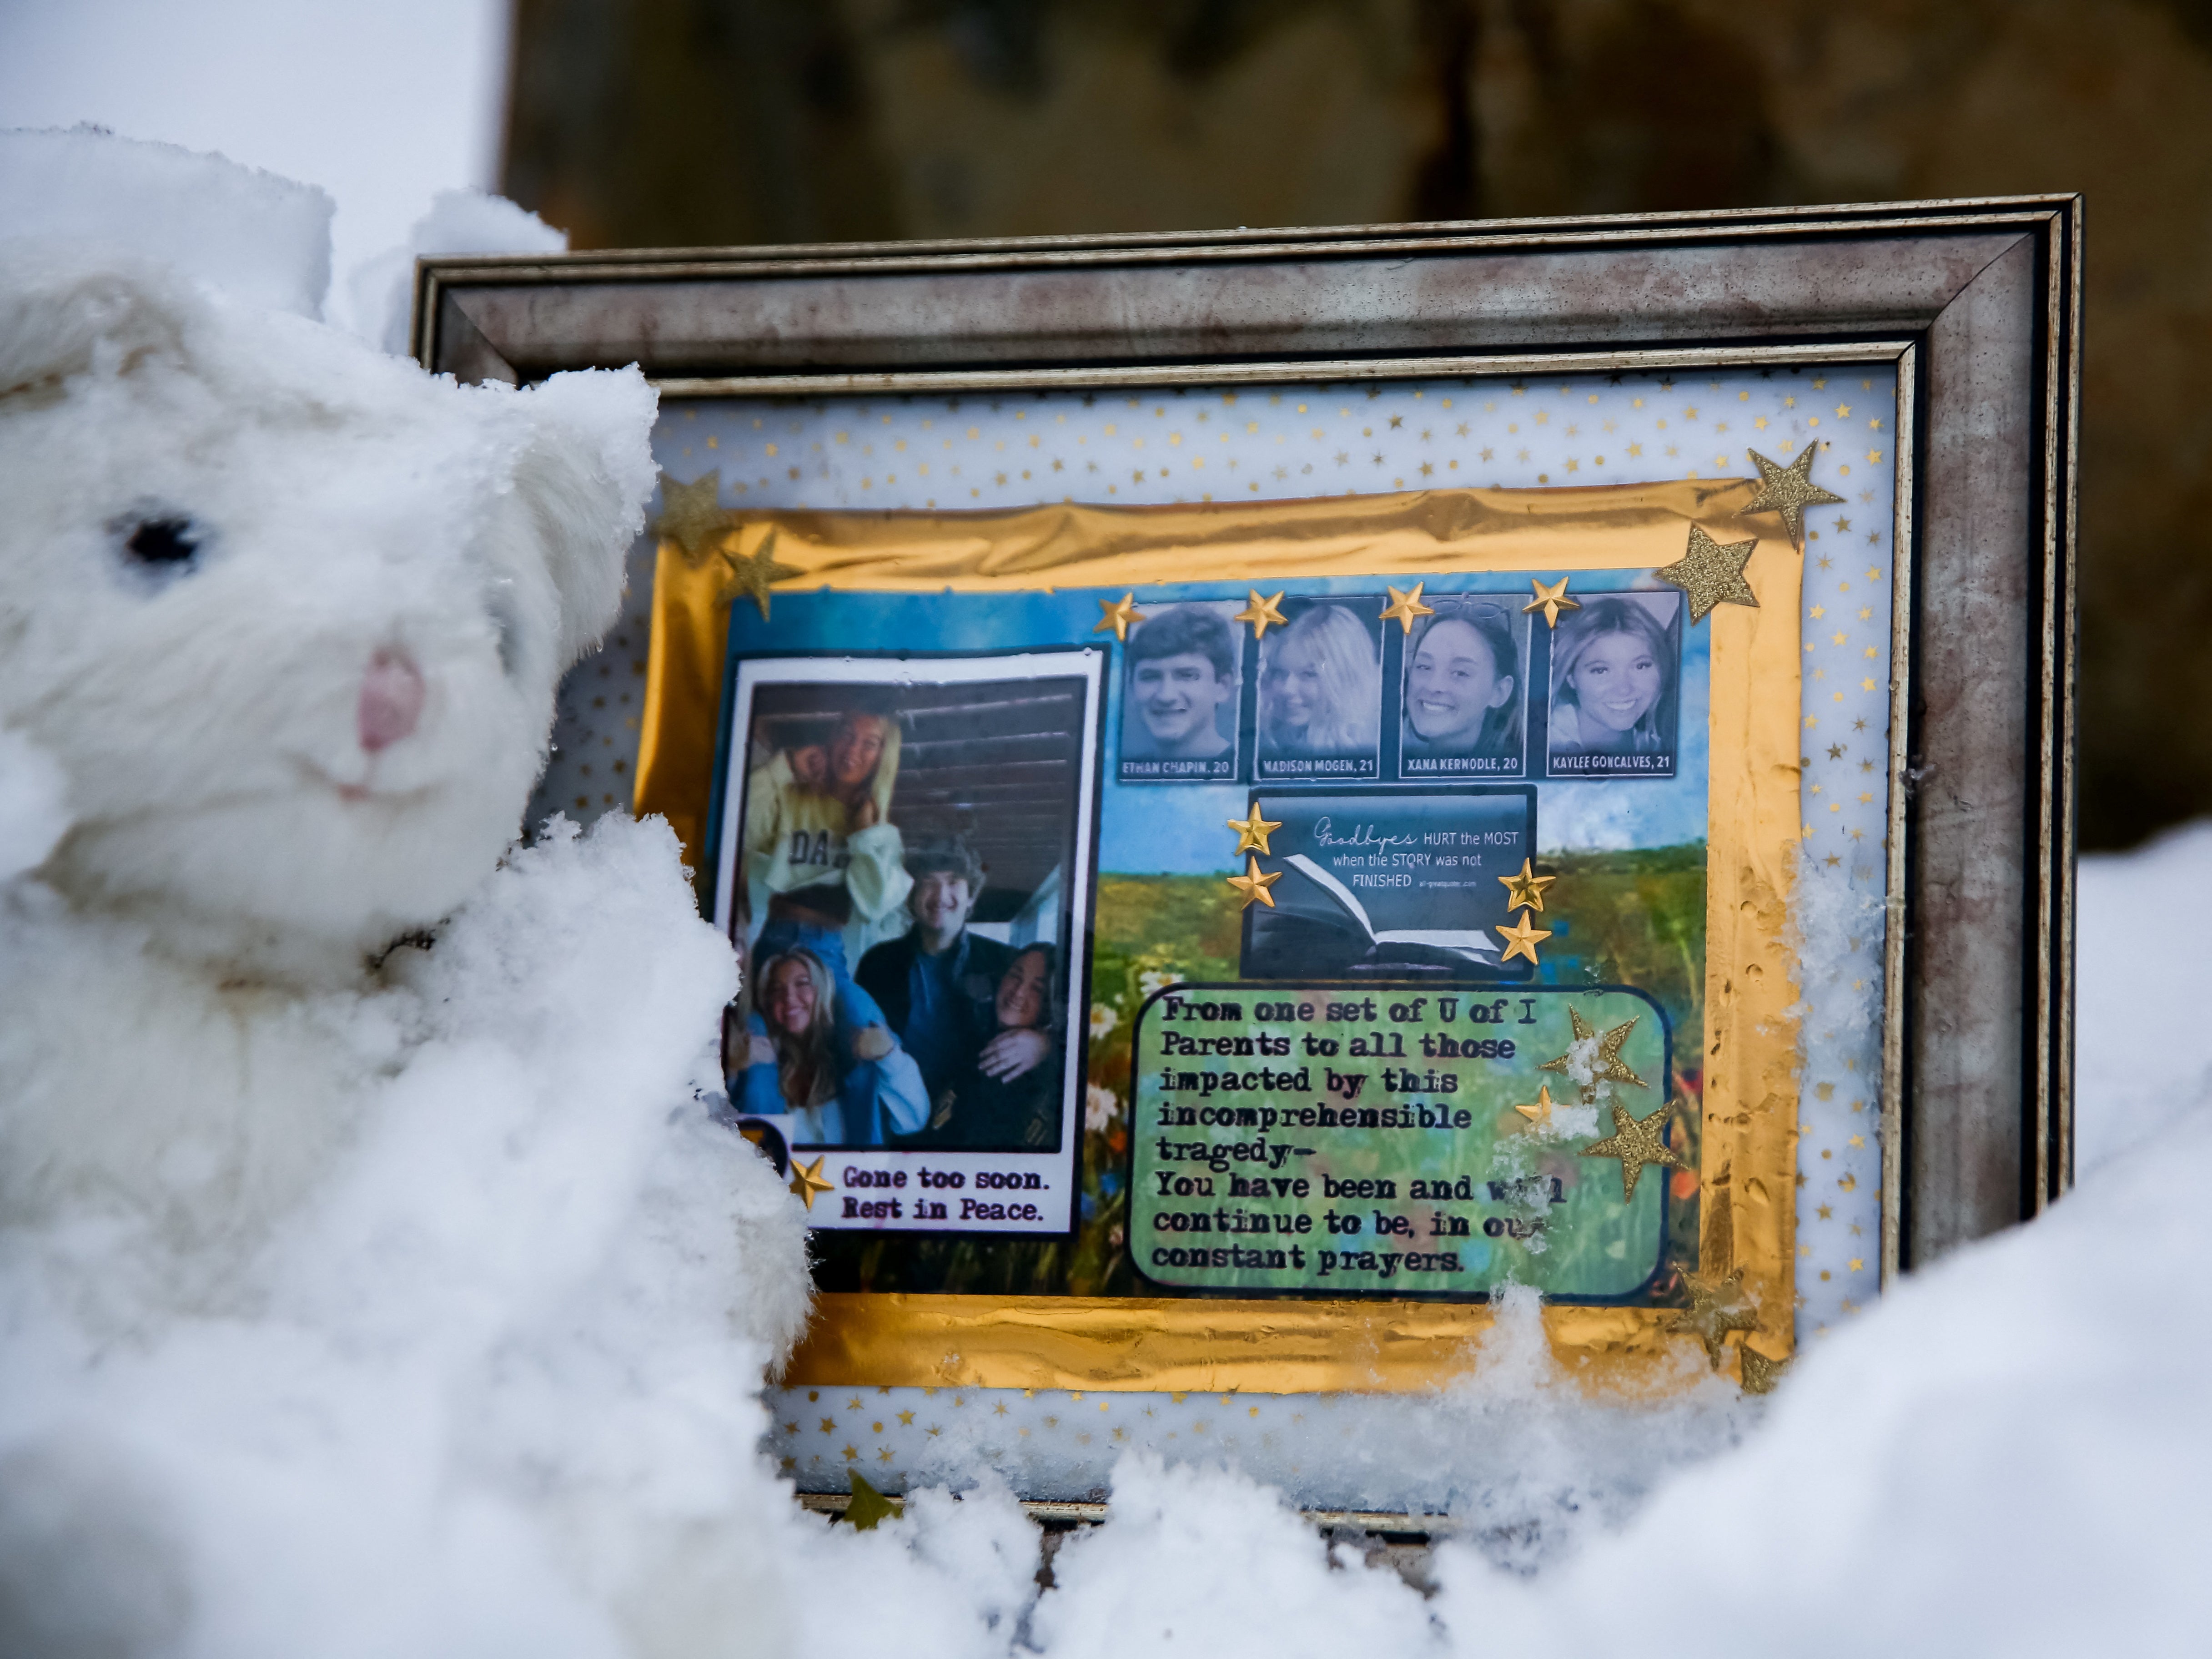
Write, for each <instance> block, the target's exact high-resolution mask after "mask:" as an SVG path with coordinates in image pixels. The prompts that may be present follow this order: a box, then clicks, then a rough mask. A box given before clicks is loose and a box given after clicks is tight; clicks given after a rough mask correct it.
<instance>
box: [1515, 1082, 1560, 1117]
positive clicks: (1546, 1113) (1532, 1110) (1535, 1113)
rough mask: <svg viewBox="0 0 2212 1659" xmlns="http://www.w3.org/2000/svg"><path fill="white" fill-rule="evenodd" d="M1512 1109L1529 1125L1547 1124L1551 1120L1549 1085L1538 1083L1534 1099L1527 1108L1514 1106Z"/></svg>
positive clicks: (1550, 1092)
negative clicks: (1526, 1120)
mask: <svg viewBox="0 0 2212 1659" xmlns="http://www.w3.org/2000/svg"><path fill="white" fill-rule="evenodd" d="M1513 1109H1514V1110H1515V1111H1516V1112H1518V1113H1520V1114H1521V1115H1522V1117H1524V1118H1526V1119H1528V1121H1529V1122H1530V1123H1549V1122H1550V1121H1551V1120H1552V1086H1551V1084H1549V1083H1538V1084H1537V1085H1536V1098H1535V1099H1534V1101H1531V1102H1530V1103H1529V1104H1528V1105H1527V1106H1516V1107H1514V1108H1513Z"/></svg>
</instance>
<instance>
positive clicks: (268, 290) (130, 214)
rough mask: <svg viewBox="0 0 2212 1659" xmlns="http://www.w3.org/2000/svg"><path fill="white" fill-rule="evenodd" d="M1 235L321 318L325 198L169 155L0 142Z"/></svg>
mask: <svg viewBox="0 0 2212 1659" xmlns="http://www.w3.org/2000/svg"><path fill="white" fill-rule="evenodd" d="M0 202H5V203H6V204H8V217H7V222H6V223H5V224H4V225H0V235H4V236H6V237H8V238H9V239H11V240H14V239H21V240H22V241H39V242H41V243H52V242H69V243H76V244H80V245H84V244H88V245H90V246H91V247H96V248H100V249H105V250H115V251H122V252H127V253H131V254H134V255H136V256H137V257H139V258H142V259H151V260H154V261H155V262H156V263H159V264H161V265H170V266H173V267H174V268H175V269H177V270H179V271H183V272H185V274H186V275H188V276H190V277H191V278H194V279H195V280H196V281H197V282H199V283H201V284H204V285H205V286H206V287H209V288H211V289H216V290H221V291H222V292H224V293H227V294H228V295H230V296H232V297H233V298H234V299H235V300H238V301H240V302H243V303H245V304H246V305H250V306H253V307H255V308H261V309H265V310H274V311H292V312H297V313H299V314H301V315H302V316H308V317H313V316H318V315H319V314H320V313H321V309H322V302H323V290H325V288H327V287H328V286H329V285H330V278H331V265H330V260H331V246H330V223H331V199H330V198H329V197H327V196H325V194H324V193H323V192H321V191H319V190H316V189H313V188H312V187H311V186H306V185H299V184H295V183H293V182H292V181H291V180H289V179H280V178H278V177H276V175H275V174H269V173H255V172H249V171H247V170H246V169H245V168H235V167H231V166H229V165H228V164H226V163H225V162H222V160H221V159H220V158H219V157H216V156H202V155H198V154H196V153H195V152H193V151H191V150H188V149H179V148H178V147H177V146H176V145H174V144H164V143H143V142H120V141H118V140H116V139H113V138H111V137H106V136H105V135H101V134H98V133H94V132H92V131H88V130H84V129H78V130H74V131H66V132H63V131H43V132H40V131H25V132H15V133H11V134H9V137H8V142H7V143H0Z"/></svg>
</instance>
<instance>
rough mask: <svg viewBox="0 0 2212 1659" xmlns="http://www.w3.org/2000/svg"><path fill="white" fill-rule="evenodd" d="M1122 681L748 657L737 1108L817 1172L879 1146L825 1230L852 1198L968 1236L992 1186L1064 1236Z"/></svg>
mask: <svg viewBox="0 0 2212 1659" xmlns="http://www.w3.org/2000/svg"><path fill="white" fill-rule="evenodd" d="M1102 668H1103V656H1102V654H1100V653H1098V652H1097V651H1066V652H1042V653H1029V654H1022V655H1008V656H990V657H965V658H936V659H928V658H912V657H908V658H879V659H854V660H849V661H847V660H837V661H831V660H828V659H824V658H819V657H809V658H786V659H775V660H752V661H747V662H741V663H739V664H738V670H737V682H736V685H735V687H734V689H733V717H732V732H733V733H736V734H740V735H741V737H742V744H743V747H742V748H738V749H735V750H733V753H732V756H731V765H732V772H733V778H732V784H733V787H732V790H731V799H732V802H733V806H734V809H733V810H732V812H730V813H729V814H727V821H726V827H725V833H724V836H723V846H722V874H721V880H720V883H719V884H718V888H717V894H718V900H717V908H718V910H719V911H720V916H719V918H718V919H719V920H720V924H721V925H722V926H723V927H724V928H725V929H726V931H727V932H728V934H729V936H730V938H731V940H732V942H733V943H734V944H735V945H736V946H737V948H738V953H739V955H740V958H741V960H742V961H743V963H744V991H743V992H742V993H741V995H740V998H739V1003H738V1004H735V1005H733V1006H732V1009H731V1010H730V1012H729V1013H728V1015H727V1016H726V1018H725V1022H724V1028H725V1037H724V1044H723V1064H724V1071H725V1076H726V1087H727V1089H728V1094H729V1098H730V1102H731V1106H732V1108H733V1110H734V1111H735V1112H736V1113H738V1114H739V1115H740V1117H741V1118H742V1119H745V1120H748V1121H751V1120H757V1119H765V1120H767V1121H768V1122H769V1123H770V1124H771V1125H773V1126H774V1127H775V1130H776V1131H777V1132H778V1133H779V1134H780V1135H781V1138H782V1139H783V1141H784V1142H785V1143H786V1144H787V1145H788V1146H789V1147H790V1149H791V1150H792V1153H793V1156H798V1155H800V1154H803V1153H805V1154H811V1153H812V1152H815V1151H817V1150H829V1151H832V1152H836V1153H839V1154H849V1155H855V1156H851V1157H848V1158H846V1159H845V1160H844V1162H842V1165H841V1169H842V1174H840V1175H839V1176H838V1178H837V1179H838V1180H839V1182H840V1184H841V1186H862V1187H865V1188H866V1189H867V1190H866V1192H863V1193H862V1194H860V1197H858V1198H856V1199H854V1201H853V1202H852V1204H851V1205H849V1206H847V1205H845V1201H844V1199H843V1198H842V1197H841V1198H840V1199H839V1205H840V1206H841V1207H840V1208H839V1209H838V1210H836V1211H831V1210H829V1207H828V1206H826V1205H825V1206H817V1208H816V1209H815V1211H814V1212H813V1214H812V1216H811V1221H812V1223H813V1224H814V1225H816V1226H817V1227H819V1226H834V1225H836V1224H838V1223H840V1221H842V1220H845V1219H846V1217H844V1214H843V1209H844V1208H845V1207H849V1208H851V1209H852V1211H854V1214H853V1216H852V1217H851V1220H852V1221H853V1222H854V1223H860V1224H867V1225H878V1226H879V1225H884V1224H892V1225H897V1224H901V1223H904V1224H905V1225H907V1226H911V1225H912V1224H913V1223H915V1222H916V1221H919V1220H934V1221H937V1222H939V1223H941V1224H943V1225H945V1226H946V1227H947V1228H948V1229H950V1230H961V1229H959V1227H958V1224H957V1223H958V1222H959V1221H960V1219H961V1217H959V1216H957V1215H956V1214H954V1213H953V1208H952V1206H953V1205H955V1204H957V1203H959V1202H960V1199H962V1198H963V1197H969V1196H970V1195H972V1194H974V1193H975V1192H978V1191H986V1192H1001V1191H1006V1192H1034V1193H1037V1194H1045V1193H1050V1194H1052V1195H1054V1199H1053V1201H1051V1202H1048V1203H1047V1202H1041V1201H1040V1200H1039V1199H1028V1200H1025V1201H1016V1202H1014V1203H1012V1204H1009V1203H1008V1202H1007V1201H1006V1200H993V1201H992V1202H993V1203H994V1204H995V1205H996V1206H997V1208H998V1209H1000V1210H1002V1211H1004V1210H1009V1209H1020V1210H1023V1211H1024V1212H1025V1213H1023V1214H1019V1215H1009V1216H1004V1217H1000V1216H994V1217H991V1219H993V1220H994V1221H1009V1222H1012V1223H1017V1225H1015V1226H1014V1227H1013V1228H1012V1230H1029V1231H1036V1230H1050V1229H1051V1228H1053V1227H1055V1226H1058V1227H1064V1226H1065V1225H1066V1221H1065V1211H1066V1201H1067V1200H1066V1194H1067V1192H1069V1190H1070V1182H1071V1178H1070V1176H1069V1174H1068V1172H1067V1170H1066V1168H1062V1167H1061V1166H1064V1165H1065V1164H1066V1162H1067V1160H1068V1158H1069V1157H1070V1156H1072V1151H1073V1147H1074V1145H1075V1144H1076V1141H1077V1139H1078V1135H1077V1131H1076V1129H1075V1125H1076V1122H1077V1119H1076V1102H1077V1101H1078V1098H1079V1095H1080V1086H1079V1085H1080V1079H1079V1070H1080V1067H1081V1064H1082V1044H1081V1041H1080V1030H1081V1027H1080V1024H1079V1020H1078V1017H1077V1016H1078V1010H1079V1003H1080V997H1081V983H1080V981H1081V977H1082V952H1081V948H1080V944H1079V940H1078V933H1079V928H1080V926H1081V923H1080V920H1079V918H1081V917H1082V916H1083V915H1084V914H1085V905H1086V902H1087V893H1088V888H1089V883H1090V880H1091V872H1090V868H1089V858H1090V845H1091V838H1090V833H1089V825H1090V821H1091V811H1092V802H1091V794H1092V778H1093V775H1094V771H1095V765H1094V756H1095V753H1096V741H1097V737H1096V725H1097V717H1096V711H1097V704H1098V701H1099V692H1100V675H1101V672H1102ZM739 765H742V768H743V782H742V784H741V785H738V784H736V779H735V777H734V773H735V772H736V770H737V769H738V766H739ZM725 895H726V896H725ZM859 1155H866V1156H859ZM925 1168H926V1169H927V1171H929V1172H930V1173H929V1179H928V1180H927V1182H925V1181H924V1180H923V1171H924V1170H925ZM878 1175H880V1176H881V1178H882V1179H881V1180H875V1177H876V1176H878ZM956 1178H957V1179H956ZM878 1186H880V1187H882V1188H884V1189H886V1191H885V1192H884V1193H880V1194H879V1193H878V1192H877V1191H876V1188H877V1187H878ZM925 1186H927V1187H928V1189H929V1190H930V1191H932V1192H939V1191H941V1192H944V1193H945V1194H947V1195H949V1196H948V1198H946V1199H937V1200H934V1201H933V1203H934V1205H935V1206H936V1207H938V1208H942V1209H943V1210H944V1211H945V1214H944V1215H942V1216H933V1215H932V1214H931V1213H930V1211H929V1209H928V1208H927V1204H928V1203H930V1202H932V1201H927V1200H925V1199H924V1198H923V1196H922V1192H923V1188H924V1187H925ZM894 1204H896V1205H897V1210H896V1213H894V1211H893V1207H892V1206H893V1205H894ZM969 1207H970V1208H971V1209H972V1208H973V1207H974V1205H973V1203H972V1202H971V1203H970V1205H969ZM1030 1210H1034V1211H1036V1214H1034V1215H1032V1214H1029V1213H1026V1211H1030ZM1047 1211H1049V1212H1050V1213H1049V1214H1048V1213H1047ZM1018 1223H1031V1224H1030V1225H1027V1226H1023V1225H1019V1224H1018Z"/></svg>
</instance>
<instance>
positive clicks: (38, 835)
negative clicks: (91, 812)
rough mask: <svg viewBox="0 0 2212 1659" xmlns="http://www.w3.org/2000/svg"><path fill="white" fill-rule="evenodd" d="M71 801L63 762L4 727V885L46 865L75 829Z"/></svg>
mask: <svg viewBox="0 0 2212 1659" xmlns="http://www.w3.org/2000/svg"><path fill="white" fill-rule="evenodd" d="M68 797H69V780H68V778H67V777H66V776H65V775H64V773H63V772H62V768H61V763H60V762H59V761H58V760H56V759H54V758H53V756H52V755H51V754H48V753H46V751H45V750H44V749H42V748H40V747H39V746H38V745H37V744H35V743H33V742H32V741H31V740H30V739H29V738H27V737H25V736H24V735H22V734H21V733H20V732H12V731H9V730H8V729H6V728H4V727H0V882H6V881H10V880H12V879H13V878H15V876H18V875H21V874H22V873H23V872H24V871H25V870H28V869H37V868H38V867H39V866H40V864H42V863H45V862H46V855H47V854H48V853H50V852H52V851H53V850H54V847H55V845H56V844H58V842H59V841H60V840H61V839H62V836H63V834H64V832H66V831H67V830H68V828H69V821H70V814H69V798H68Z"/></svg>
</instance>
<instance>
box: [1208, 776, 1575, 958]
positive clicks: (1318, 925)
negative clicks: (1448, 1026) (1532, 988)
mask: <svg viewBox="0 0 2212 1659" xmlns="http://www.w3.org/2000/svg"><path fill="white" fill-rule="evenodd" d="M1261 806H1262V810H1263V814H1264V815H1265V816H1267V817H1268V818H1272V819H1275V820H1279V821H1280V823H1281V828H1280V829H1279V830H1277V831H1276V832H1275V833H1274V834H1273V837H1272V838H1271V839H1273V841H1274V843H1275V851H1276V852H1277V854H1278V855H1279V857H1280V860H1281V862H1280V863H1279V865H1278V866H1277V868H1278V869H1279V870H1280V872H1281V879H1280V880H1279V881H1276V882H1275V883H1274V885H1273V887H1272V888H1270V890H1269V896H1270V897H1272V898H1273V900H1274V901H1275V902H1274V904H1273V906H1261V905H1254V906H1250V907H1249V908H1248V909H1247V910H1246V911H1245V912H1244V923H1245V930H1244V948H1243V972H1244V973H1245V974H1247V975H1248V976H1249V977H1252V978H1255V979H1297V978H1301V977H1310V976H1321V977H1329V978H1352V977H1358V976H1361V975H1365V974H1391V975H1399V976H1408V975H1410V976H1413V977H1425V976H1427V975H1430V974H1437V975H1447V976H1450V977H1454V978H1466V977H1480V978H1485V979H1488V978H1494V977H1500V976H1501V975H1504V976H1506V977H1515V978H1517V977H1520V975H1519V974H1518V973H1515V972H1514V970H1513V969H1512V968H1511V967H1506V966H1505V965H1504V963H1502V961H1500V956H1501V952H1502V950H1503V947H1502V945H1501V944H1500V943H1499V942H1498V935H1497V934H1496V933H1495V932H1494V931H1493V927H1495V926H1497V925H1503V924H1505V923H1507V922H1508V921H1510V917H1509V916H1508V914H1507V910H1506V906H1505V896H1506V894H1505V888H1504V884H1503V883H1501V882H1500V881H1498V879H1497V878H1498V875H1500V874H1503V873H1504V872H1507V871H1510V870H1515V869H1519V868H1520V865H1521V860H1522V857H1525V856H1526V854H1527V850H1528V848H1529V847H1530V846H1531V845H1533V844H1534V823H1533V822H1532V821H1531V820H1533V818H1534V803H1533V801H1532V799H1531V796H1530V792H1529V791H1528V790H1526V789H1525V788H1522V789H1506V790H1496V791H1481V792H1476V791H1472V790H1463V789H1462V790H1449V791H1439V792H1437V793H1436V794H1432V795H1430V794H1425V795H1420V796H1406V795H1404V794H1402V793H1400V794H1393V795H1389V796H1384V795H1381V794H1379V793H1377V794H1367V795H1358V796H1346V795H1342V794H1337V795H1329V796H1291V795H1273V796H1266V797H1264V799H1263V800H1262V802H1261Z"/></svg>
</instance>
